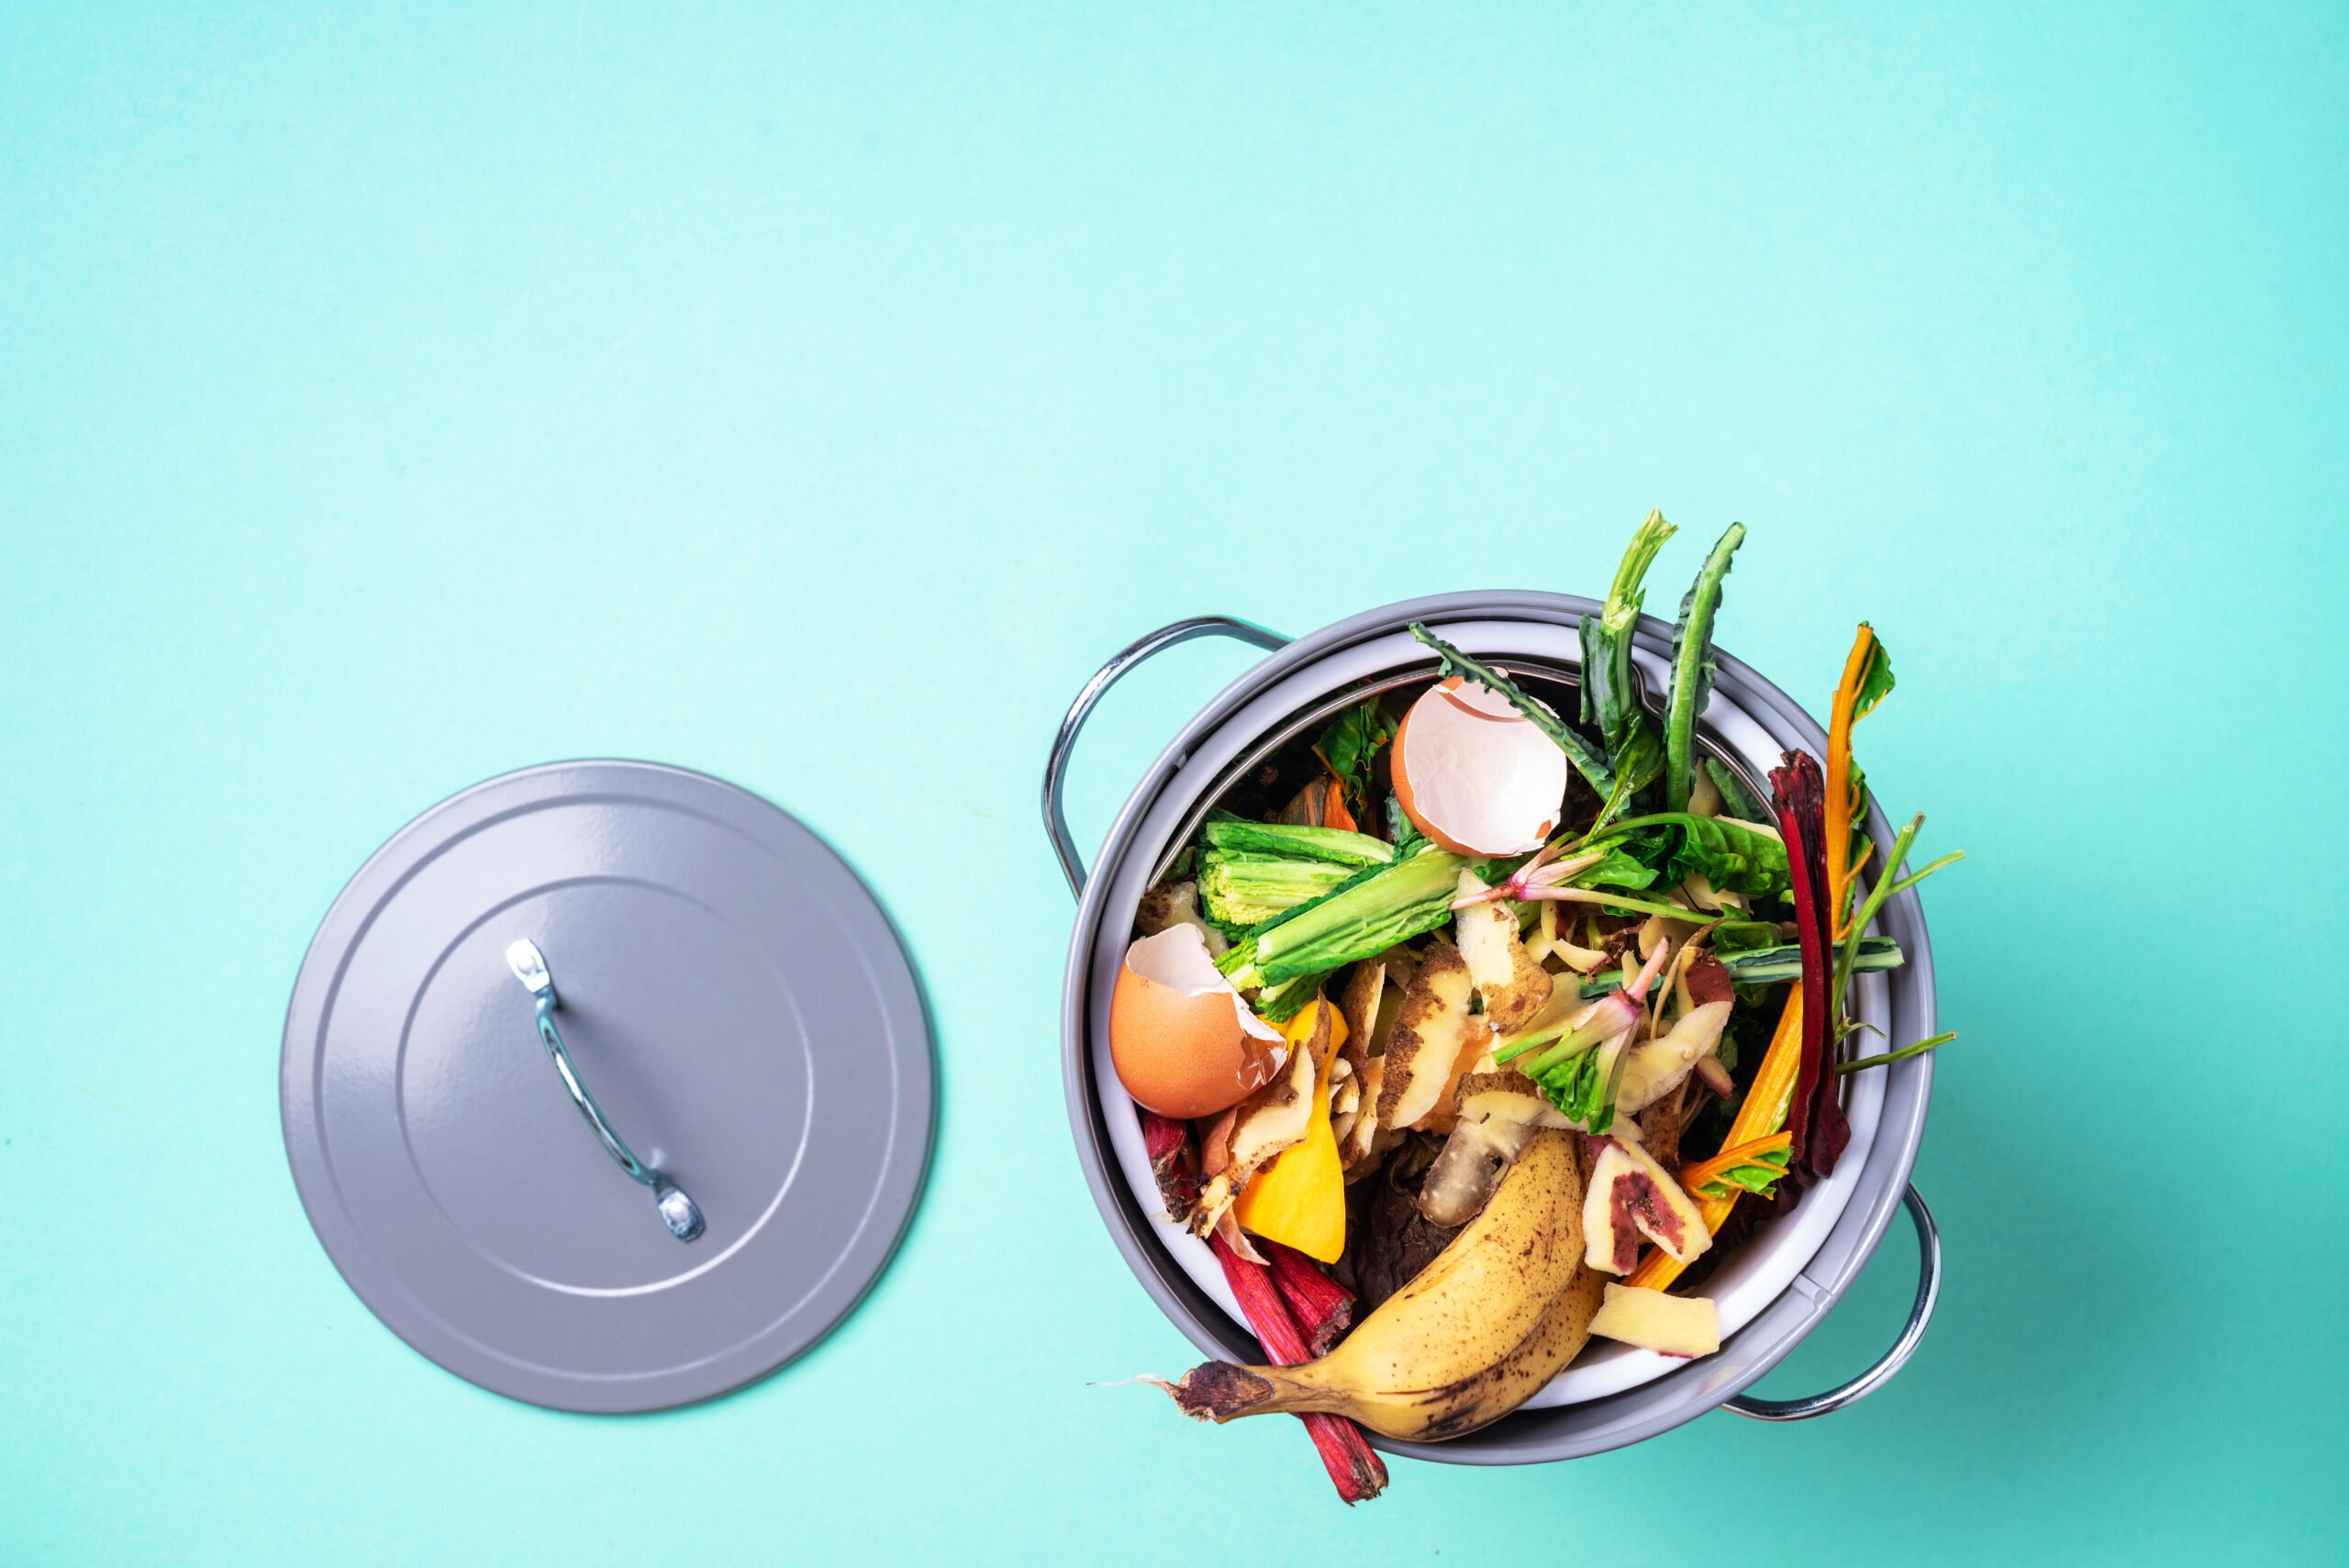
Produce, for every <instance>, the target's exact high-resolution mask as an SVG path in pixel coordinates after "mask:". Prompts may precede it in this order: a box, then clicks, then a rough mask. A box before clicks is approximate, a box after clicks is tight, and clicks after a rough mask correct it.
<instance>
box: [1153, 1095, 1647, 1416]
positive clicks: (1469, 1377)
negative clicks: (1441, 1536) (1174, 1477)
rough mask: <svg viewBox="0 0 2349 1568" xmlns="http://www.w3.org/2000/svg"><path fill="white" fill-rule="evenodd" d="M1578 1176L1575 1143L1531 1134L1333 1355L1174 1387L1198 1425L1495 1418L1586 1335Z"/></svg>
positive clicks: (1596, 1297) (1202, 1373)
mask: <svg viewBox="0 0 2349 1568" xmlns="http://www.w3.org/2000/svg"><path fill="white" fill-rule="evenodd" d="M1583 1179H1584V1178H1583V1171H1582V1167H1581V1162H1580V1158H1579V1151H1577V1150H1576V1148H1575V1140H1574V1138H1573V1137H1572V1136H1571V1135H1570V1134H1568V1133H1565V1132H1563V1131H1559V1130H1556V1129H1545V1130H1543V1131H1542V1132H1540V1133H1537V1134H1536V1135H1535V1136H1534V1139H1533V1140H1532V1141H1531V1143H1529V1144H1528V1145H1527V1146H1526V1149H1525V1152H1524V1153H1523V1154H1522V1155H1520V1157H1519V1159H1518V1162H1517V1163H1516V1164H1515V1165H1514V1166H1512V1167H1511V1168H1510V1170H1509V1173H1508V1175H1507V1176H1506V1177H1504V1178H1503V1180H1502V1182H1501V1184H1500V1186H1499V1188H1498V1189H1497V1191H1496V1192H1495V1193H1494V1194H1493V1196H1492V1201H1491V1202H1489V1203H1487V1204H1486V1206H1485V1208H1484V1211H1483V1212H1482V1213H1480V1214H1478V1215H1477V1216H1476V1218H1475V1219H1474V1220H1472V1221H1470V1222H1469V1224H1468V1226H1467V1227H1466V1228H1465V1229H1463V1230H1462V1231H1461V1233H1460V1234H1459V1235H1458V1236H1456V1237H1454V1238H1453V1240H1452V1244H1451V1245H1450V1246H1448V1247H1446V1248H1445V1249H1444V1250H1443V1251H1442V1252H1441V1253H1439V1254H1437V1256H1436V1258H1435V1261H1434V1262H1431V1263H1430V1264H1429V1265H1428V1266H1427V1267H1426V1268H1425V1269H1423V1270H1421V1271H1420V1273H1419V1277H1418V1278H1416V1279H1414V1280H1412V1281H1411V1283H1410V1284H1408V1285H1406V1286H1404V1287H1403V1289H1402V1290H1400V1291H1398V1292H1397V1293H1396V1294H1395V1295H1394V1296H1390V1297H1389V1298H1388V1299H1387V1300H1386V1302H1384V1303H1383V1304H1381V1306H1380V1307H1379V1308H1378V1310H1376V1311H1375V1312H1373V1313H1372V1314H1371V1315H1370V1316H1369V1317H1368V1318H1364V1320H1363V1321H1362V1322H1361V1323H1360V1324H1358V1325H1356V1327H1355V1328H1354V1330H1353V1332H1352V1333H1351V1334H1349V1335H1347V1336H1346V1338H1345V1340H1343V1341H1342V1342H1341V1343H1340V1344H1339V1346H1338V1348H1337V1349H1336V1350H1334V1351H1330V1353H1329V1354H1328V1355H1326V1356H1323V1357H1321V1358H1319V1360H1317V1361H1310V1362H1301V1363H1299V1364H1298V1365H1296V1366H1289V1367H1277V1366H1241V1365H1238V1364H1235V1363H1233V1362H1207V1363H1206V1364H1204V1365H1201V1366H1197V1367H1194V1368H1193V1369H1192V1370H1191V1371H1190V1372H1189V1373H1186V1374H1185V1375H1184V1377H1183V1379H1182V1381H1181V1382H1179V1383H1176V1384H1173V1385H1168V1389H1169V1392H1170V1393H1172V1394H1173V1395H1174V1396H1175V1403H1176V1404H1177V1405H1178V1406H1180V1407H1182V1409H1183V1411H1184V1412H1185V1413H1186V1415H1189V1416H1192V1417H1194V1418H1197V1419H1199V1420H1212V1421H1218V1422H1221V1421H1230V1420H1235V1419H1238V1418H1241V1417H1243V1416H1264V1415H1272V1414H1275V1413H1281V1412H1286V1413H1289V1414H1295V1415H1304V1414H1308V1413H1311V1412H1316V1411H1319V1412H1325V1413H1327V1414H1330V1415H1335V1416H1344V1417H1346V1418H1350V1419H1352V1420H1354V1421H1357V1422H1360V1423H1361V1424H1362V1425H1363V1426H1364V1427H1367V1428H1369V1429H1371V1430H1372V1431H1375V1432H1378V1433H1380V1434H1381V1435H1383V1436H1386V1437H1390V1438H1397V1439H1401V1440H1409V1441H1419V1442H1433V1441H1439V1440H1442V1439H1445V1438H1455V1437H1460V1436H1463V1435H1464V1434H1466V1433H1469V1432H1473V1431H1475V1430H1477V1429H1479V1428H1482V1427H1485V1426H1488V1425H1490V1424H1491V1423H1492V1422H1494V1421H1497V1420H1499V1419H1500V1418H1502V1417H1504V1416H1506V1415H1508V1413H1509V1412H1510V1411H1512V1410H1514V1409H1516V1408H1517V1407H1519V1406H1520V1405H1522V1404H1524V1403H1525V1401H1526V1400H1528V1399H1530V1398H1531V1397H1532V1396H1534V1394H1535V1393H1537V1392H1539V1391H1540V1390H1541V1388H1542V1386H1543V1385H1545V1384H1547V1383H1548V1382H1549V1381H1550V1380H1551V1379H1552V1378H1553V1377H1554V1376H1556V1375H1557V1374H1558V1373H1559V1372H1560V1371H1562V1370H1564V1367H1565V1365H1566V1363H1567V1362H1571V1361H1573V1360H1574V1358H1575V1355H1576V1354H1578V1353H1579V1352H1580V1351H1581V1350H1582V1348H1583V1346H1584V1345H1585V1344H1586V1343H1587V1342H1588V1340H1589V1339H1590V1320H1591V1318H1593V1317H1595V1316H1596V1315H1597V1314H1598V1307H1599V1303H1600V1300H1601V1297H1602V1295H1603V1287H1604V1285H1605V1283H1606V1280H1605V1276H1604V1275H1602V1274H1600V1273H1598V1271H1596V1270H1594V1269H1591V1268H1590V1267H1589V1266H1588V1265H1587V1264H1586V1262H1584V1258H1583V1253H1584V1241H1583V1226H1582V1207H1583Z"/></svg>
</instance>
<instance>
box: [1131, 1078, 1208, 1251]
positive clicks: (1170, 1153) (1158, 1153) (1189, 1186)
mask: <svg viewBox="0 0 2349 1568" xmlns="http://www.w3.org/2000/svg"><path fill="white" fill-rule="evenodd" d="M1134 1108H1135V1109H1136V1110H1139V1111H1141V1140H1142V1147H1143V1148H1144V1149H1146V1150H1147V1151H1149V1153H1150V1171H1151V1174H1152V1175H1153V1176H1155V1177H1157V1178H1158V1195H1159V1198H1160V1200H1161V1201H1162V1202H1163V1203H1164V1204H1165V1205H1166V1217H1167V1218H1169V1219H1172V1220H1174V1221H1175V1223H1176V1224H1178V1225H1179V1224H1181V1223H1182V1222H1183V1221H1184V1220H1186V1219H1187V1218H1190V1215H1191V1206H1192V1205H1193V1204H1194V1203H1196V1202H1197V1201H1198V1196H1199V1176H1198V1170H1199V1166H1198V1162H1197V1160H1196V1159H1194V1158H1193V1157H1192V1154H1191V1129H1190V1127H1189V1126H1188V1125H1187V1124H1186V1123H1184V1122H1179V1121H1176V1120H1175V1118H1172V1117H1163V1116H1160V1115H1159V1114H1158V1113H1157V1112H1156V1111H1153V1110H1148V1109H1144V1108H1143V1107H1141V1106H1135V1107H1134Z"/></svg>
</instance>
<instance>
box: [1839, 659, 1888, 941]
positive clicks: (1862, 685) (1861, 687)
mask: <svg viewBox="0 0 2349 1568" xmlns="http://www.w3.org/2000/svg"><path fill="white" fill-rule="evenodd" d="M1891 691H1892V661H1891V659H1890V658H1889V657H1887V655H1886V653H1885V651H1884V644H1883V643H1881V642H1878V641H1877V640H1876V628H1873V627H1871V626H1869V625H1868V623H1867V622H1865V621H1862V622H1861V623H1860V629H1859V630H1858V631H1857V632H1856V633H1854V636H1853V638H1852V651H1851V654H1850V656H1849V657H1848V658H1846V659H1845V660H1844V661H1843V678H1842V680H1841V681H1839V682H1838V683H1836V686H1835V706H1834V710H1833V712H1832V713H1831V714H1830V715H1829V717H1828V723H1827V833H1826V837H1827V911H1828V917H1829V918H1830V919H1831V920H1832V921H1833V922H1834V925H1835V929H1834V933H1833V940H1837V941H1841V940H1843V938H1845V937H1846V936H1849V935H1850V934H1851V931H1850V927H1851V918H1852V896H1853V895H1854V893H1855V892H1856V891H1857V890H1858V885H1859V880H1860V862H1861V861H1863V860H1865V859H1866V852H1865V851H1862V852H1861V854H1860V855H1859V857H1857V858H1856V859H1855V858H1854V856H1853V853H1852V819H1853V817H1854V816H1855V815H1857V813H1858V811H1859V806H1860V781H1859V779H1858V778H1857V777H1856V776H1855V775H1854V769H1853V767H1852V726H1854V724H1857V723H1858V722H1859V721H1860V720H1861V719H1863V718H1865V717H1867V716H1868V715H1869V714H1871V713H1873V712H1875V711H1876V704H1878V703H1880V702H1882V701H1883V700H1884V699H1885V697H1886V696H1887V695H1889V694H1890V692H1891Z"/></svg>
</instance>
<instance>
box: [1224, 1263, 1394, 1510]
mask: <svg viewBox="0 0 2349 1568" xmlns="http://www.w3.org/2000/svg"><path fill="white" fill-rule="evenodd" d="M1209 1245H1211V1246H1213V1247H1214V1249H1215V1256H1216V1262H1219V1263H1221V1264H1222V1265H1223V1277H1224V1278H1225V1279H1226V1280H1227V1281H1229V1282H1230V1285H1231V1294H1232V1295H1234V1296H1238V1297H1239V1298H1240V1310H1241V1312H1242V1313H1244V1314H1246V1315H1247V1318H1248V1326H1249V1327H1250V1328H1252V1329H1255V1330H1256V1340H1257V1342H1258V1343H1260V1344H1262V1345H1263V1346H1264V1354H1265V1355H1266V1356H1267V1357H1269V1358H1270V1359H1271V1360H1272V1362H1273V1363H1274V1364H1275V1365H1276V1366H1295V1365H1297V1363H1298V1362H1307V1361H1310V1360H1312V1359H1313V1357H1312V1353H1311V1351H1310V1349H1309V1348H1308V1346H1307V1344H1306V1341H1305V1335H1304V1332H1303V1330H1301V1329H1298V1327H1297V1318H1295V1317H1294V1316H1293V1315H1292V1314H1291V1313H1290V1311H1289V1309H1288V1307H1287V1304H1286V1303H1285V1302H1283V1301H1282V1299H1281V1292H1280V1287H1279V1286H1278V1285H1276V1284H1274V1283H1273V1272H1272V1270H1270V1269H1268V1268H1266V1267H1265V1266H1264V1264H1262V1263H1252V1262H1249V1261H1248V1260H1247V1259H1245V1258H1243V1257H1241V1255H1240V1254H1239V1253H1237V1252H1235V1251H1232V1250H1231V1248H1230V1244H1229V1243H1227V1242H1226V1241H1225V1240H1224V1239H1223V1238H1222V1237H1220V1236H1217V1237H1212V1238H1210V1239H1209ZM1309 1266H1310V1265H1308V1267H1309ZM1297 1419H1298V1420H1300V1421H1303V1422H1304V1423H1305V1429H1306V1431H1307V1433H1308V1434H1309V1435H1310V1436H1311V1437H1312V1439H1313V1447H1314V1449H1315V1450H1316V1451H1318V1452H1319V1454H1320V1455H1321V1463H1322V1466H1323V1468H1325V1469H1327V1470H1328V1471H1329V1472H1330V1481H1331V1482H1333V1483H1334V1484H1335V1485H1336V1486H1337V1488H1338V1496H1339V1498H1340V1500H1341V1501H1342V1502H1344V1503H1345V1504H1346V1506H1347V1507H1353V1505H1354V1504H1356V1503H1362V1502H1367V1501H1369V1500H1370V1499H1371V1498H1373V1497H1375V1496H1378V1494H1379V1493H1380V1492H1382V1491H1384V1490H1386V1462H1384V1461H1383V1460H1381V1459H1380V1458H1379V1457H1378V1455H1377V1453H1376V1452H1375V1451H1373V1449H1372V1448H1371V1446H1370V1443H1369V1442H1368V1440H1365V1439H1364V1437H1363V1435H1362V1429H1361V1428H1359V1427H1357V1426H1355V1425H1354V1424H1353V1422H1352V1421H1349V1420H1347V1419H1346V1418H1344V1417H1342V1416H1327V1415H1321V1414H1319V1413H1316V1414H1314V1415H1310V1416H1299V1417H1298V1418H1297Z"/></svg>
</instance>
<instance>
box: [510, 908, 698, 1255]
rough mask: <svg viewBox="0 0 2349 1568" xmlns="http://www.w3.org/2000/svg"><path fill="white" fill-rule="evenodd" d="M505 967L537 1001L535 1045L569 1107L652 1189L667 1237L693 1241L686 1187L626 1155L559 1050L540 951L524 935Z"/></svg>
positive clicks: (554, 1002) (550, 986)
mask: <svg viewBox="0 0 2349 1568" xmlns="http://www.w3.org/2000/svg"><path fill="white" fill-rule="evenodd" d="M506 963H507V968H509V969H511V970H513V972H514V978H515V979H517V980H518V981H520V982H521V983H522V984H523V985H524V987H526V988H527V989H528V990H529V993H530V995H533V996H535V997H537V998H538V1002H539V1006H538V1014H539V1041H540V1044H542V1045H544V1046H545V1047H546V1048H547V1060H548V1061H550V1062H553V1063H554V1071H555V1076H556V1077H558V1078H561V1079H562V1086H563V1087H564V1088H565V1089H567V1090H569V1091H570V1092H571V1100H572V1103H573V1105H575V1106H578V1107H579V1114H580V1115H581V1116H584V1117H585V1118H587V1125H588V1126H589V1127H591V1128H593V1129H595V1132H596V1138H597V1140H600V1141H601V1142H602V1144H603V1145H604V1150H605V1151H606V1152H607V1153H608V1154H610V1155H611V1157H612V1158H613V1159H614V1160H615V1161H617V1162H618V1164H619V1168H620V1169H621V1170H623V1171H626V1172H627V1173H629V1176H630V1177H632V1178H634V1179H635V1180H636V1181H638V1182H640V1183H642V1184H644V1185H646V1186H648V1187H650V1188H651V1189H652V1202H653V1206H654V1207H656V1208H658V1209H659V1210H660V1211H661V1221H662V1224H664V1225H666V1226H667V1227H668V1228H669V1234H671V1235H672V1236H674V1237H675V1238H676V1239H677V1240H680V1241H691V1240H694V1239H695V1238H696V1237H697V1236H699V1235H700V1234H701V1232H702V1219H701V1209H700V1208H699V1207H697V1206H696V1204H695V1203H694V1200H693V1199H692V1198H690V1197H688V1196H686V1195H685V1188H683V1187H681V1186H679V1185H677V1184H676V1183H674V1182H673V1181H671V1180H670V1179H669V1178H668V1177H666V1176H664V1175H662V1173H660V1172H658V1171H656V1170H654V1169H653V1168H652V1167H651V1166H650V1165H647V1164H646V1163H645V1162H643V1161H641V1160H639V1159H638V1158H637V1157H636V1156H635V1155H634V1154H633V1153H631V1152H629V1146H628V1145H627V1144H626V1143H624V1142H622V1141H621V1140H620V1135H619V1134H618V1133H617V1132H614V1131H613V1130H612V1124H611V1123H610V1122H608V1121H606V1120H605V1119H604V1113H603V1110H602V1109H601V1107H599V1106H597V1105H596V1096H595V1095H591V1094H589V1093H588V1092H587V1085H586V1084H583V1083H581V1082H580V1081H579V1070H578V1069H577V1068H576V1067H574V1066H573V1065H572V1062H571V1052H569V1051H565V1050H564V1049H563V1048H562V1030H560V1029H556V1028H555V1025H554V1010H555V1009H556V1008H557V1007H559V1006H562V999H561V998H559V997H558V996H556V995H555V991H554V976H553V975H552V974H551V973H548V972H547V960H546V954H544V953H542V952H540V951H539V944H538V943H536V942H534V941H532V940H530V939H529V938H528V937H523V938H520V939H518V940H516V941H515V942H514V943H513V944H512V945H511V946H509V947H507V950H506Z"/></svg>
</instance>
